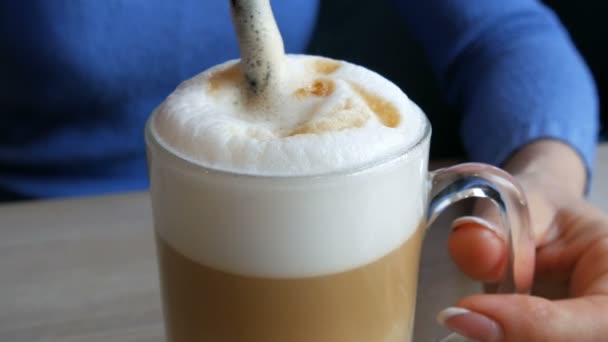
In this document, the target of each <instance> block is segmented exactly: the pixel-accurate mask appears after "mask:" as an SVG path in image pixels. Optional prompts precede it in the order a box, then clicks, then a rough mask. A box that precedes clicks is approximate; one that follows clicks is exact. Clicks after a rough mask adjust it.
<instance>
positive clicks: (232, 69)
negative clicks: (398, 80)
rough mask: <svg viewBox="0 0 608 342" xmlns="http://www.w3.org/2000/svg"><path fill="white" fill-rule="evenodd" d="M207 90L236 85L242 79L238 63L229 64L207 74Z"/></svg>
mask: <svg viewBox="0 0 608 342" xmlns="http://www.w3.org/2000/svg"><path fill="white" fill-rule="evenodd" d="M208 80H209V91H212V92H213V91H217V90H219V89H220V88H223V87H226V86H232V87H234V86H238V85H239V84H240V83H241V82H242V80H243V74H242V72H241V69H240V67H239V64H238V63H237V64H234V65H231V66H229V67H227V68H224V69H222V70H217V71H214V72H213V73H212V74H210V75H209V79H208Z"/></svg>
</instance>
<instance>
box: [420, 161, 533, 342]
mask: <svg viewBox="0 0 608 342" xmlns="http://www.w3.org/2000/svg"><path fill="white" fill-rule="evenodd" d="M430 182H431V192H430V201H429V206H428V211H427V222H428V223H427V224H428V226H430V225H431V224H432V223H433V222H434V221H435V219H437V217H438V216H439V215H440V214H441V213H442V212H443V211H444V210H445V209H446V208H448V207H449V206H450V205H452V204H454V203H456V202H458V201H460V200H463V199H467V198H487V199H489V200H491V201H492V202H493V203H494V205H496V207H497V208H498V210H499V213H500V219H501V222H500V223H501V225H500V228H501V229H502V233H503V236H504V238H505V240H504V241H505V244H506V247H507V248H506V250H507V252H508V258H507V265H506V269H505V273H504V277H503V279H502V280H501V281H499V282H498V283H496V284H492V288H493V289H494V290H495V291H496V292H497V293H529V292H530V289H531V286H532V281H533V274H534V249H535V247H534V240H533V238H532V232H531V230H530V219H529V213H528V206H527V202H526V198H525V196H524V193H523V191H522V189H521V187H520V186H519V185H518V184H517V183H516V181H515V179H513V177H512V176H511V175H509V174H508V173H507V172H505V171H503V170H501V169H498V168H496V167H493V166H490V165H486V164H478V163H467V164H460V165H456V166H453V167H449V168H445V169H440V170H437V171H435V172H431V174H430ZM462 340H463V339H462V338H461V337H459V336H458V335H455V334H452V335H450V336H448V337H447V338H445V339H443V340H442V341H462Z"/></svg>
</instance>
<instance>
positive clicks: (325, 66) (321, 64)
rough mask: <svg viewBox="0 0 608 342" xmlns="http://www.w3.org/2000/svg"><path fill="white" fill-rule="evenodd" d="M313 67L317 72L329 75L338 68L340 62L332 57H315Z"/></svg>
mask: <svg viewBox="0 0 608 342" xmlns="http://www.w3.org/2000/svg"><path fill="white" fill-rule="evenodd" d="M314 68H315V71H316V72H318V73H319V74H323V75H329V74H332V73H334V72H336V70H338V68H340V62H338V61H334V60H332V59H315V61H314Z"/></svg>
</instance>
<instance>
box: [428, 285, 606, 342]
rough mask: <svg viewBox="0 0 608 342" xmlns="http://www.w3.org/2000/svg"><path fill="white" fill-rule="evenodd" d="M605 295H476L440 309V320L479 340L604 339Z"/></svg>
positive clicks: (485, 341)
mask: <svg viewBox="0 0 608 342" xmlns="http://www.w3.org/2000/svg"><path fill="white" fill-rule="evenodd" d="M606 312H608V297H607V296H601V295H596V296H588V297H579V298H575V299H567V300H560V301H549V300H547V299H543V298H540V297H533V296H527V295H477V296H472V297H467V298H465V299H463V300H462V301H460V302H459V303H458V304H457V306H456V307H451V308H447V309H445V310H443V311H441V312H440V313H439V315H438V316H437V319H438V321H439V323H441V324H442V325H444V326H446V327H447V328H448V329H450V330H453V331H455V332H457V333H459V334H460V335H463V336H466V337H468V338H471V339H474V340H476V341H480V342H502V341H504V342H511V341H513V342H519V341H554V342H559V341H564V342H566V341H606V337H607V336H608V315H606Z"/></svg>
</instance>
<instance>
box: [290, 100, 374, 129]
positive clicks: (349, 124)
mask: <svg viewBox="0 0 608 342" xmlns="http://www.w3.org/2000/svg"><path fill="white" fill-rule="evenodd" d="M369 118H370V115H369V113H368V112H362V111H360V110H357V109H355V110H353V106H352V103H350V101H346V102H345V103H344V104H342V105H341V106H337V107H336V108H334V109H333V110H332V111H331V112H330V113H328V115H327V116H324V117H321V118H315V119H314V120H311V121H309V122H306V123H304V124H302V125H300V126H299V127H297V128H296V129H295V130H294V131H293V132H291V133H290V134H288V135H287V136H294V135H299V134H319V133H323V132H335V131H343V130H346V129H352V128H360V127H363V125H365V123H366V122H367V121H368V120H369Z"/></svg>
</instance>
